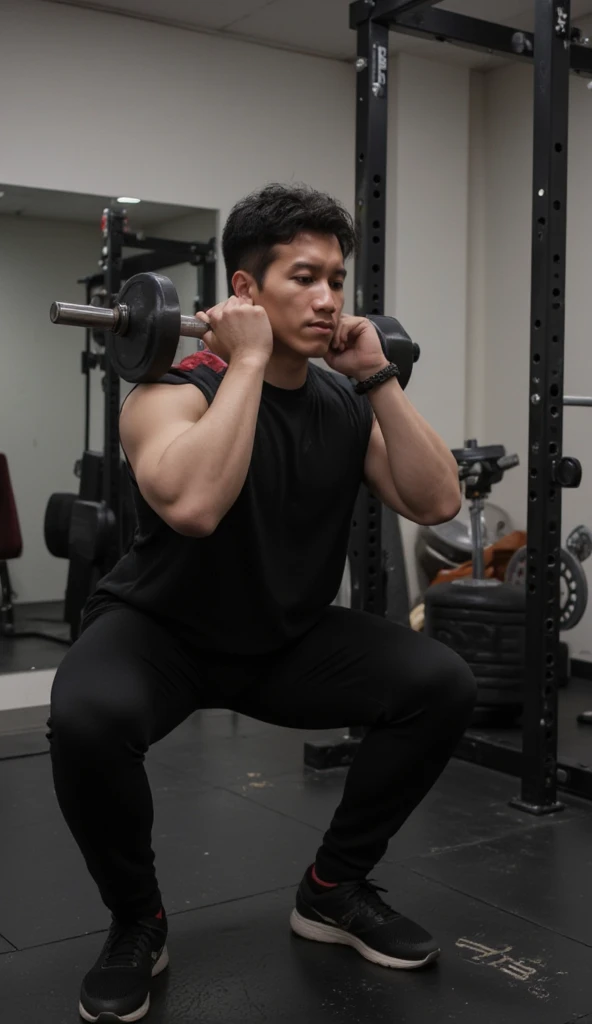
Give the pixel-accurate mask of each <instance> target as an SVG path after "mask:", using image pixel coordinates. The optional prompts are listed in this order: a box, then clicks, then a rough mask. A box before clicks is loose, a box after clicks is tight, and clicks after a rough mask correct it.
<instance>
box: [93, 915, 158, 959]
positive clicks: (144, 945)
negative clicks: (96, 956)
mask: <svg viewBox="0 0 592 1024" xmlns="http://www.w3.org/2000/svg"><path fill="white" fill-rule="evenodd" d="M151 948H152V938H151V935H150V932H149V930H148V928H147V927H146V925H145V924H142V923H141V922H138V923H136V924H132V925H128V926H124V925H121V924H117V922H114V923H113V924H112V925H111V930H110V932H109V938H108V939H107V948H106V950H105V957H104V959H103V964H102V966H103V967H137V966H138V961H139V960H141V959H142V957H143V956H144V955H145V954H146V953H147V952H148V951H149V950H150V949H151Z"/></svg>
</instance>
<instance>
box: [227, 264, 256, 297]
mask: <svg viewBox="0 0 592 1024" xmlns="http://www.w3.org/2000/svg"><path fill="white" fill-rule="evenodd" d="M232 287H233V289H234V294H235V295H237V296H238V298H239V299H251V301H252V302H254V301H255V281H254V278H253V276H252V275H251V274H248V273H247V271H246V270H237V272H236V274H235V275H234V277H233V278H232Z"/></svg>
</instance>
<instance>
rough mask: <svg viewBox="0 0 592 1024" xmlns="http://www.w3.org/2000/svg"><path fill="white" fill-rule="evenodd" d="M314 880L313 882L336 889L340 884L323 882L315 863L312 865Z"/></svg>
mask: <svg viewBox="0 0 592 1024" xmlns="http://www.w3.org/2000/svg"><path fill="white" fill-rule="evenodd" d="M312 880H313V882H316V883H317V885H324V886H325V888H326V889H336V888H337V886H338V884H339V883H338V882H322V881H321V879H320V878H319V876H318V875H317V871H316V867H315V865H314V864H313V866H312Z"/></svg>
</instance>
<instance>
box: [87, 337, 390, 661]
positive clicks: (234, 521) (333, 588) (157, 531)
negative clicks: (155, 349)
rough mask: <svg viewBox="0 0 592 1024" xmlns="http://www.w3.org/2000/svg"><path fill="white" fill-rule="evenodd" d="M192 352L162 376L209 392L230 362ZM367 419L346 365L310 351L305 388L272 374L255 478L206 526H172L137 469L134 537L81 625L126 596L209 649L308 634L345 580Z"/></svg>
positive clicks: (235, 649)
mask: <svg viewBox="0 0 592 1024" xmlns="http://www.w3.org/2000/svg"><path fill="white" fill-rule="evenodd" d="M192 360H193V362H194V363H197V365H194V366H193V368H191V369H184V368H183V365H184V364H181V367H174V368H173V369H172V370H171V371H170V372H169V373H167V374H166V376H165V377H163V378H162V383H166V384H188V383H191V384H193V385H195V387H197V388H199V389H200V391H202V393H203V394H204V395H205V397H206V399H207V401H208V403H209V404H211V403H212V402H213V401H215V397H216V392H217V390H218V387H219V386H220V384H221V382H222V380H223V378H224V372H225V364H223V363H219V367H218V368H216V369H214V368H213V367H212V365H207V360H206V361H205V362H203V363H200V362H199V360H197V359H196V357H192ZM210 362H213V361H212V360H211V359H210ZM213 365H215V363H214V364H213ZM154 386H155V387H158V384H156V385H154ZM371 427H372V408H371V406H370V403H369V401H368V399H367V398H366V397H365V396H359V395H356V393H355V391H354V389H353V386H352V384H351V383H350V381H349V380H348V379H347V378H346V377H343V376H341V375H340V374H336V373H330V372H328V371H325V370H323V369H321V368H320V367H318V366H316V365H314V364H313V363H310V364H309V367H308V376H307V380H306V383H305V384H304V386H303V387H301V388H298V389H296V390H286V389H283V388H277V387H274V386H273V385H271V384H268V383H267V382H264V384H263V393H262V397H261V405H260V409H259V413H258V418H257V427H256V434H255V442H254V448H253V454H252V458H251V463H250V467H249V471H248V474H247V478H246V480H245V483H244V486H243V488H242V490H241V492H240V494H239V496H238V498H237V500H236V501H235V503H234V505H233V506H232V508H231V509H229V511H228V512H227V513H226V515H225V516H224V518H223V519H222V520H221V522H220V523H219V525H218V526H217V528H216V530H215V531H214V533H213V534H211V536H209V537H200V538H195V537H185V536H182V535H181V534H179V533H176V532H175V531H174V530H173V529H172V528H171V527H170V526H168V525H167V523H165V522H164V520H163V519H161V518H160V516H158V515H157V513H156V512H155V511H154V510H153V509H152V508H151V507H150V505H148V503H147V502H146V501H145V500H144V498H143V497H142V494H141V493H140V490H139V488H138V485H137V483H136V481H135V479H134V476H133V473H132V472H131V469H130V476H131V485H132V491H133V496H134V502H135V507H136V512H137V529H136V533H135V537H134V540H133V543H132V546H131V548H130V549H129V551H128V552H127V554H125V555H124V556H123V558H121V559H120V561H119V562H118V563H117V565H116V566H115V567H114V568H113V569H112V570H111V571H110V572H109V573H108V575H106V576H105V577H103V579H102V580H100V581H99V584H98V586H97V589H96V591H95V593H94V595H93V596H92V597H91V598H90V600H89V601H88V602H87V605H86V608H85V612H84V617H83V628H86V627H87V626H88V625H89V624H90V622H92V621H93V620H94V618H95V617H96V616H97V615H99V614H101V613H102V612H103V611H106V610H107V609H109V608H112V607H113V606H120V605H121V604H122V603H123V604H124V605H128V606H132V607H134V608H137V609H139V610H141V611H143V612H146V613H148V614H149V615H151V616H154V617H155V618H157V619H158V620H159V621H161V622H162V623H163V624H164V625H165V626H167V627H169V628H170V629H172V630H173V632H174V633H175V634H176V635H179V636H181V637H183V638H186V639H187V640H188V641H189V642H190V643H192V644H194V645H195V646H196V647H199V648H201V649H203V650H209V651H219V652H224V653H227V654H253V655H255V654H264V653H267V652H271V651H274V650H277V649H279V648H280V647H282V646H283V645H285V644H286V643H288V642H289V641H290V640H293V639H296V638H297V637H299V636H301V635H302V634H303V633H305V632H306V631H307V630H308V629H310V628H311V627H312V626H313V625H314V624H315V622H316V621H318V619H319V617H320V616H321V614H322V613H323V610H324V609H325V608H326V607H327V606H328V605H330V604H331V602H332V601H333V600H334V599H335V597H336V595H337V592H338V590H339V587H340V585H341V581H342V577H343V572H344V567H345V562H346V557H347V550H348V540H349V532H350V524H351V519H352V514H353V509H354V504H355V501H356V497H357V494H358V489H359V487H360V484H361V483H362V481H363V471H364V459H365V456H366V450H367V448H368V442H369V439H370V431H371Z"/></svg>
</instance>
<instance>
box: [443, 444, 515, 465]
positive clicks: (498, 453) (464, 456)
mask: <svg viewBox="0 0 592 1024" xmlns="http://www.w3.org/2000/svg"><path fill="white" fill-rule="evenodd" d="M452 454H453V455H454V458H455V459H456V461H457V462H459V463H460V462H483V461H484V460H486V459H502V458H503V457H504V455H505V454H506V449H505V448H504V446H503V445H502V444H490V445H484V446H483V447H479V448H453V449H452Z"/></svg>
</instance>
